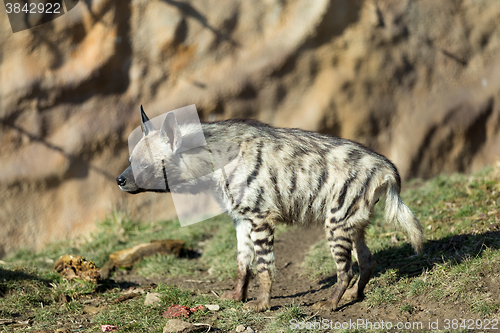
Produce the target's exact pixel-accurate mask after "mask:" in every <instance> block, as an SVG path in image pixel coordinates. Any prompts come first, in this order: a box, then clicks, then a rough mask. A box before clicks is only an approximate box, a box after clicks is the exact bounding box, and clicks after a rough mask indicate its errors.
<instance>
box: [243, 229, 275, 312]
mask: <svg viewBox="0 0 500 333" xmlns="http://www.w3.org/2000/svg"><path fill="white" fill-rule="evenodd" d="M251 237H252V241H253V244H254V247H255V256H256V259H257V274H258V276H259V296H257V299H256V300H254V301H250V302H248V303H247V304H245V307H244V309H245V310H252V311H265V310H268V309H270V308H271V304H270V301H271V284H272V279H273V273H274V270H275V266H274V253H273V247H274V226H273V225H271V224H270V223H268V222H266V221H265V220H261V221H259V222H257V223H255V224H253V225H252V232H251Z"/></svg>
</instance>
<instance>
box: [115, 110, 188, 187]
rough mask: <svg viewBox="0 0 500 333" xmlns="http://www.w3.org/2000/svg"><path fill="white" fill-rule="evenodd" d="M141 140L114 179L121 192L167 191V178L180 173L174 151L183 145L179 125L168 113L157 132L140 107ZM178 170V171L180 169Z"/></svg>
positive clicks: (178, 157)
mask: <svg viewBox="0 0 500 333" xmlns="http://www.w3.org/2000/svg"><path fill="white" fill-rule="evenodd" d="M141 127H142V138H141V140H139V142H138V143H137V144H136V146H135V147H134V149H133V150H132V153H131V155H130V158H129V162H130V165H129V166H128V168H127V169H125V171H123V173H122V174H121V175H120V176H118V177H117V178H116V182H117V183H118V186H119V187H120V189H121V190H122V191H125V192H128V193H131V194H136V193H140V192H146V191H150V192H170V188H169V186H168V183H167V170H168V173H169V177H172V178H175V175H176V174H180V172H179V171H177V169H179V166H180V156H179V154H177V151H178V150H179V148H180V147H181V145H182V136H181V132H180V128H179V125H178V123H177V120H176V118H175V115H174V113H173V112H169V113H167V116H166V118H165V120H164V121H163V124H162V126H161V128H160V130H159V131H158V130H156V129H155V128H154V126H153V124H152V123H151V122H150V121H149V118H148V117H147V116H146V113H145V112H144V109H143V108H142V106H141ZM179 170H180V169H179Z"/></svg>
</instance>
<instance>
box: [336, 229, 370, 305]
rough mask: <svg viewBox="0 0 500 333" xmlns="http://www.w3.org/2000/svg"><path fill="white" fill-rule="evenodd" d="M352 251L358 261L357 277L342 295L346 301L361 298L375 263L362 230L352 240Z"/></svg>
mask: <svg viewBox="0 0 500 333" xmlns="http://www.w3.org/2000/svg"><path fill="white" fill-rule="evenodd" d="M353 253H354V256H355V257H356V260H357V261H358V265H359V277H358V280H357V281H356V283H355V284H354V285H353V286H352V287H351V288H349V289H348V290H347V291H346V293H345V295H344V299H345V300H348V301H354V300H360V299H362V298H363V296H364V293H363V291H364V289H365V286H366V284H367V283H368V281H370V277H371V276H372V272H373V269H374V268H375V265H376V264H377V263H376V261H375V259H374V258H373V256H372V254H371V252H370V249H368V246H366V243H365V235H364V230H363V231H360V232H359V234H358V237H356V239H355V241H354V250H353Z"/></svg>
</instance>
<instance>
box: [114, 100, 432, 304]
mask: <svg viewBox="0 0 500 333" xmlns="http://www.w3.org/2000/svg"><path fill="white" fill-rule="evenodd" d="M141 119H142V129H143V138H142V139H141V141H139V143H138V144H137V145H136V147H135V148H134V150H133V152H132V154H131V156H130V160H131V162H134V161H137V162H138V163H139V164H140V165H143V167H144V168H145V169H147V170H149V171H148V172H147V173H141V174H140V175H138V176H137V177H142V178H148V177H149V178H150V179H151V180H152V181H159V180H161V179H164V178H165V165H167V166H168V167H169V169H170V170H173V172H174V173H175V174H176V175H178V176H179V178H180V179H197V178H199V176H202V175H200V174H198V173H199V172H200V168H199V167H197V165H199V164H200V163H206V164H207V165H209V164H210V162H209V161H208V160H207V161H203V159H204V157H202V158H201V160H200V158H199V156H198V158H197V159H196V160H195V161H196V163H193V161H194V160H192V158H193V156H191V155H193V154H185V156H182V157H180V156H179V155H180V154H178V151H179V149H180V148H181V147H182V146H183V145H184V144H186V143H188V142H190V140H192V135H194V134H193V133H192V132H193V129H192V128H190V127H189V126H184V127H183V126H180V125H179V124H178V122H177V120H176V117H175V115H174V114H173V113H172V112H169V113H168V114H167V117H166V118H165V121H164V122H163V125H162V127H161V129H160V130H158V131H156V130H155V129H154V128H153V126H152V125H151V123H150V122H149V119H148V118H147V116H146V115H145V113H144V112H143V111H142V110H141ZM201 128H202V130H203V134H204V136H205V139H206V143H207V145H206V146H205V147H202V148H200V149H201V151H203V150H205V151H208V152H209V154H205V155H203V156H207V157H206V159H209V158H210V156H211V154H212V151H210V146H211V145H212V146H214V145H216V143H218V142H228V143H232V144H235V145H237V146H238V147H239V151H240V154H241V156H242V160H243V163H244V167H245V173H244V178H245V179H243V181H244V182H246V187H245V188H244V191H243V193H242V195H241V198H240V200H238V201H235V200H234V198H233V197H232V196H231V195H230V193H228V191H227V189H228V185H229V184H228V183H231V182H238V181H240V182H241V181H242V179H239V180H238V179H236V178H238V177H233V178H232V177H231V175H228V178H225V179H221V180H220V181H218V182H216V184H217V185H216V186H218V191H219V193H221V197H222V202H221V204H222V205H223V206H224V208H225V209H226V210H227V212H228V214H229V215H230V216H231V217H232V219H233V220H234V224H235V227H236V236H237V241H238V246H237V248H238V251H237V265H238V277H237V281H236V286H235V288H234V290H232V291H230V292H226V293H225V294H224V295H223V298H226V299H228V298H229V299H234V300H238V301H244V300H245V299H246V297H247V288H248V283H249V279H250V276H251V272H252V270H251V266H252V265H253V263H254V262H255V263H256V268H257V272H258V277H259V283H260V286H259V289H260V290H259V295H258V297H257V300H253V301H250V302H248V303H247V304H246V305H245V308H246V309H251V310H256V311H264V310H266V309H269V307H270V294H271V283H272V280H273V275H274V269H275V265H274V254H273V242H274V229H275V225H276V224H277V223H282V222H284V223H297V224H300V225H305V226H306V225H309V224H312V223H323V225H324V229H325V233H326V237H327V239H328V242H329V245H330V250H331V253H332V255H333V258H334V260H335V263H336V265H337V284H336V286H335V289H334V290H333V293H332V295H331V297H330V298H329V299H328V300H326V301H322V302H319V303H317V304H315V307H320V308H327V309H335V308H336V307H337V304H338V303H339V301H340V299H341V297H342V296H343V295H344V292H345V291H346V289H347V287H348V285H349V283H350V281H351V279H352V277H353V272H352V268H351V266H352V262H351V254H354V256H355V257H356V259H357V261H358V263H359V271H360V274H359V278H358V280H357V281H356V283H355V284H354V285H353V286H352V287H351V288H350V289H349V290H348V291H347V293H346V295H347V296H346V297H345V298H348V299H349V300H355V299H359V298H361V297H362V296H363V290H364V287H365V286H366V284H367V282H368V280H369V279H370V276H371V273H372V271H373V268H374V267H375V260H374V259H373V257H372V254H371V253H370V250H369V249H368V247H367V246H366V244H365V238H364V232H365V228H366V227H367V225H368V223H369V220H370V215H371V213H372V210H373V206H374V205H375V203H376V202H377V201H378V199H379V197H380V196H382V195H385V196H386V201H385V202H386V203H385V205H386V206H385V217H386V220H387V221H389V222H397V223H399V224H400V225H401V226H402V227H403V228H404V229H406V231H407V232H408V234H409V236H410V242H411V244H412V245H413V247H414V249H415V250H416V251H417V252H418V251H420V249H421V247H422V228H421V225H420V223H419V222H418V220H417V219H416V218H415V216H414V215H413V213H412V212H411V211H410V209H409V208H408V207H407V206H406V205H405V204H404V203H403V202H402V200H401V198H400V196H399V193H400V190H401V180H400V176H399V174H398V172H397V170H396V167H395V166H394V165H393V164H392V163H391V162H390V161H389V160H388V159H387V158H385V157H384V156H382V155H380V154H378V153H376V152H374V151H372V150H370V149H369V148H367V147H364V146H362V145H361V144H359V143H356V142H353V141H349V140H345V139H340V138H336V137H331V136H328V135H322V134H318V133H314V132H309V131H304V130H300V129H292V128H275V127H272V126H269V125H266V124H263V123H260V122H258V121H255V120H226V121H218V122H212V123H204V124H202V125H201ZM218 153H221V152H218ZM195 155H196V154H195ZM148 164H149V165H148ZM194 164H196V165H194ZM201 169H203V168H201ZM240 178H241V177H240ZM116 180H117V183H118V185H119V186H120V188H121V189H122V190H123V191H127V192H130V193H138V192H141V191H146V190H150V188H144V187H141V186H139V185H138V184H137V183H138V182H137V181H136V179H134V174H133V172H132V170H131V167H129V168H127V170H125V171H124V172H123V173H122V174H121V175H120V176H119V177H118V178H117V179H116ZM147 182H148V179H142V182H141V184H147ZM168 182H169V184H166V185H165V187H164V188H163V189H161V190H158V189H156V191H160V192H168V191H170V189H169V185H170V187H171V184H170V179H169V181H168ZM193 182H194V181H193ZM192 185H193V188H194V185H195V184H194V183H193V184H192ZM189 187H190V183H189V182H186V183H185V184H184V185H183V189H184V190H185V191H186V192H189Z"/></svg>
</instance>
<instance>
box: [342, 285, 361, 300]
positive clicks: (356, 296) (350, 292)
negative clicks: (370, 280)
mask: <svg viewBox="0 0 500 333" xmlns="http://www.w3.org/2000/svg"><path fill="white" fill-rule="evenodd" d="M364 296H365V295H364V294H363V293H360V292H359V291H358V289H357V288H351V289H347V290H346V292H345V294H344V296H342V298H343V299H344V300H345V301H348V302H353V301H359V300H362V299H363V298H364Z"/></svg>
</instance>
